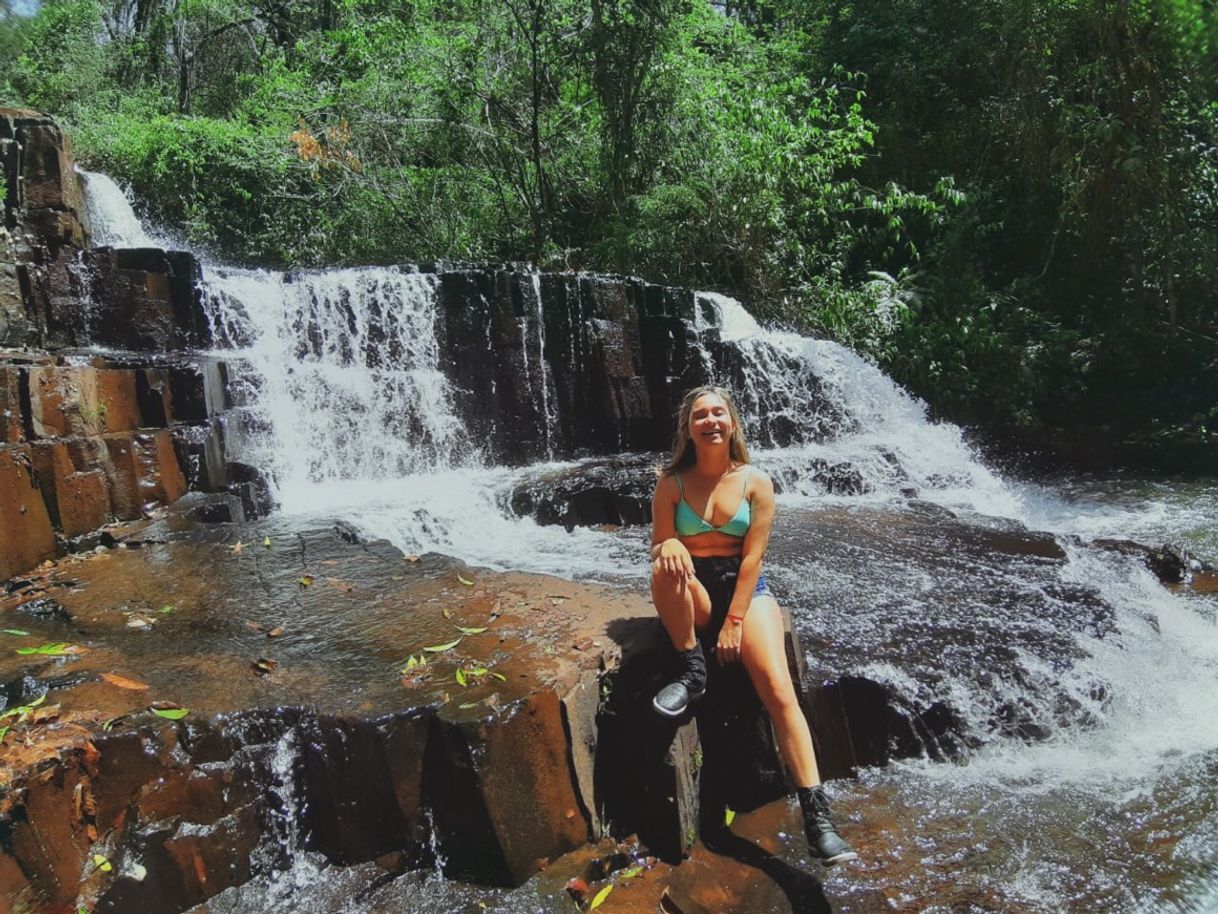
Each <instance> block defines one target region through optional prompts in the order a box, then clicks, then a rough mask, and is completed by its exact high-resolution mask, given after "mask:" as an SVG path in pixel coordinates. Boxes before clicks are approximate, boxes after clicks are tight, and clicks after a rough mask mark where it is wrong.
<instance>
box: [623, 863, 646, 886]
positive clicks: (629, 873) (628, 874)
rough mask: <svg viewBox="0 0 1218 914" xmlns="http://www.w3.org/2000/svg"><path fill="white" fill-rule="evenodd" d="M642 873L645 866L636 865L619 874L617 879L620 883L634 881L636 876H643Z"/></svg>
mask: <svg viewBox="0 0 1218 914" xmlns="http://www.w3.org/2000/svg"><path fill="white" fill-rule="evenodd" d="M642 872H643V865H642V864H641V863H636V864H635V865H634V866H631V867H627V868H626V869H624V870H622V871H621V872H620V873H618V874H617V878H618V881H619V882H625V881H626V880H628V879H633V878H634V877H635V876H638V875H640V874H642Z"/></svg>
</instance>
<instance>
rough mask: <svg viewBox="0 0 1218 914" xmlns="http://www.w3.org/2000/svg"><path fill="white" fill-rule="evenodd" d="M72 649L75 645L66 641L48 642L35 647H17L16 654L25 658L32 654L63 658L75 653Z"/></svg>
mask: <svg viewBox="0 0 1218 914" xmlns="http://www.w3.org/2000/svg"><path fill="white" fill-rule="evenodd" d="M73 648H75V645H72V644H68V643H67V642H66V641H50V642H47V643H46V644H40V645H38V646H37V647H19V648H17V653H18V654H21V655H23V656H26V657H28V656H30V655H32V654H37V655H40V656H44V657H63V656H64V655H65V654H74V653H77V651H76V650H73Z"/></svg>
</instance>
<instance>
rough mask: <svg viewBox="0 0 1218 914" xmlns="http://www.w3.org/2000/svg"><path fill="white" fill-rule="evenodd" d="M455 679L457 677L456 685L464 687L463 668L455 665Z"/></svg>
mask: <svg viewBox="0 0 1218 914" xmlns="http://www.w3.org/2000/svg"><path fill="white" fill-rule="evenodd" d="M456 679H457V685H459V686H462V687H464V686H465V685H466V681H465V670H463V669H461V668H460V667H457V673H456Z"/></svg>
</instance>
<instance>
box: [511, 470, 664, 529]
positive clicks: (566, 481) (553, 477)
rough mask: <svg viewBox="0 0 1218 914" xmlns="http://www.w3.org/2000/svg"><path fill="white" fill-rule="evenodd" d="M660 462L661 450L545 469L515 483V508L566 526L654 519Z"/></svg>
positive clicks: (551, 522)
mask: <svg viewBox="0 0 1218 914" xmlns="http://www.w3.org/2000/svg"><path fill="white" fill-rule="evenodd" d="M658 464H659V457H658V456H657V455H651V454H642V455H630V456H624V457H612V458H609V459H606V460H593V461H585V462H583V463H580V464H579V465H578V466H575V467H571V468H567V469H561V470H554V471H546V472H543V473H542V474H540V475H539V476H537V477H535V478H532V479H527V480H525V481H524V482H521V483H520V484H518V485H517V486H516V488H515V489H514V490H513V492H512V500H511V504H512V510H513V511H515V512H516V513H517V514H520V515H527V516H530V517H532V518H533V519H534V520H536V521H537V522H538V523H539V524H561V525H563V526H564V527H566V528H567V529H568V530H570V529H572V528H574V527H587V526H595V525H599V524H613V525H623V524H647V523H651V496H652V493H653V491H654V490H655V485H656V467H657V466H658Z"/></svg>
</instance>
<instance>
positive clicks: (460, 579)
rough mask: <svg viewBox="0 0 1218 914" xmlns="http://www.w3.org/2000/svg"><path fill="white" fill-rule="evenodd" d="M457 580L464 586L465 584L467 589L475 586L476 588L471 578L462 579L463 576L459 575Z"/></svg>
mask: <svg viewBox="0 0 1218 914" xmlns="http://www.w3.org/2000/svg"><path fill="white" fill-rule="evenodd" d="M457 580H458V581H460V582H461V583H462V584H464V585H465V586H466V587H473V586H474V582H473V581H471V580H470V579H469V578H466V577H462V576H461V574H458V575H457Z"/></svg>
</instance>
